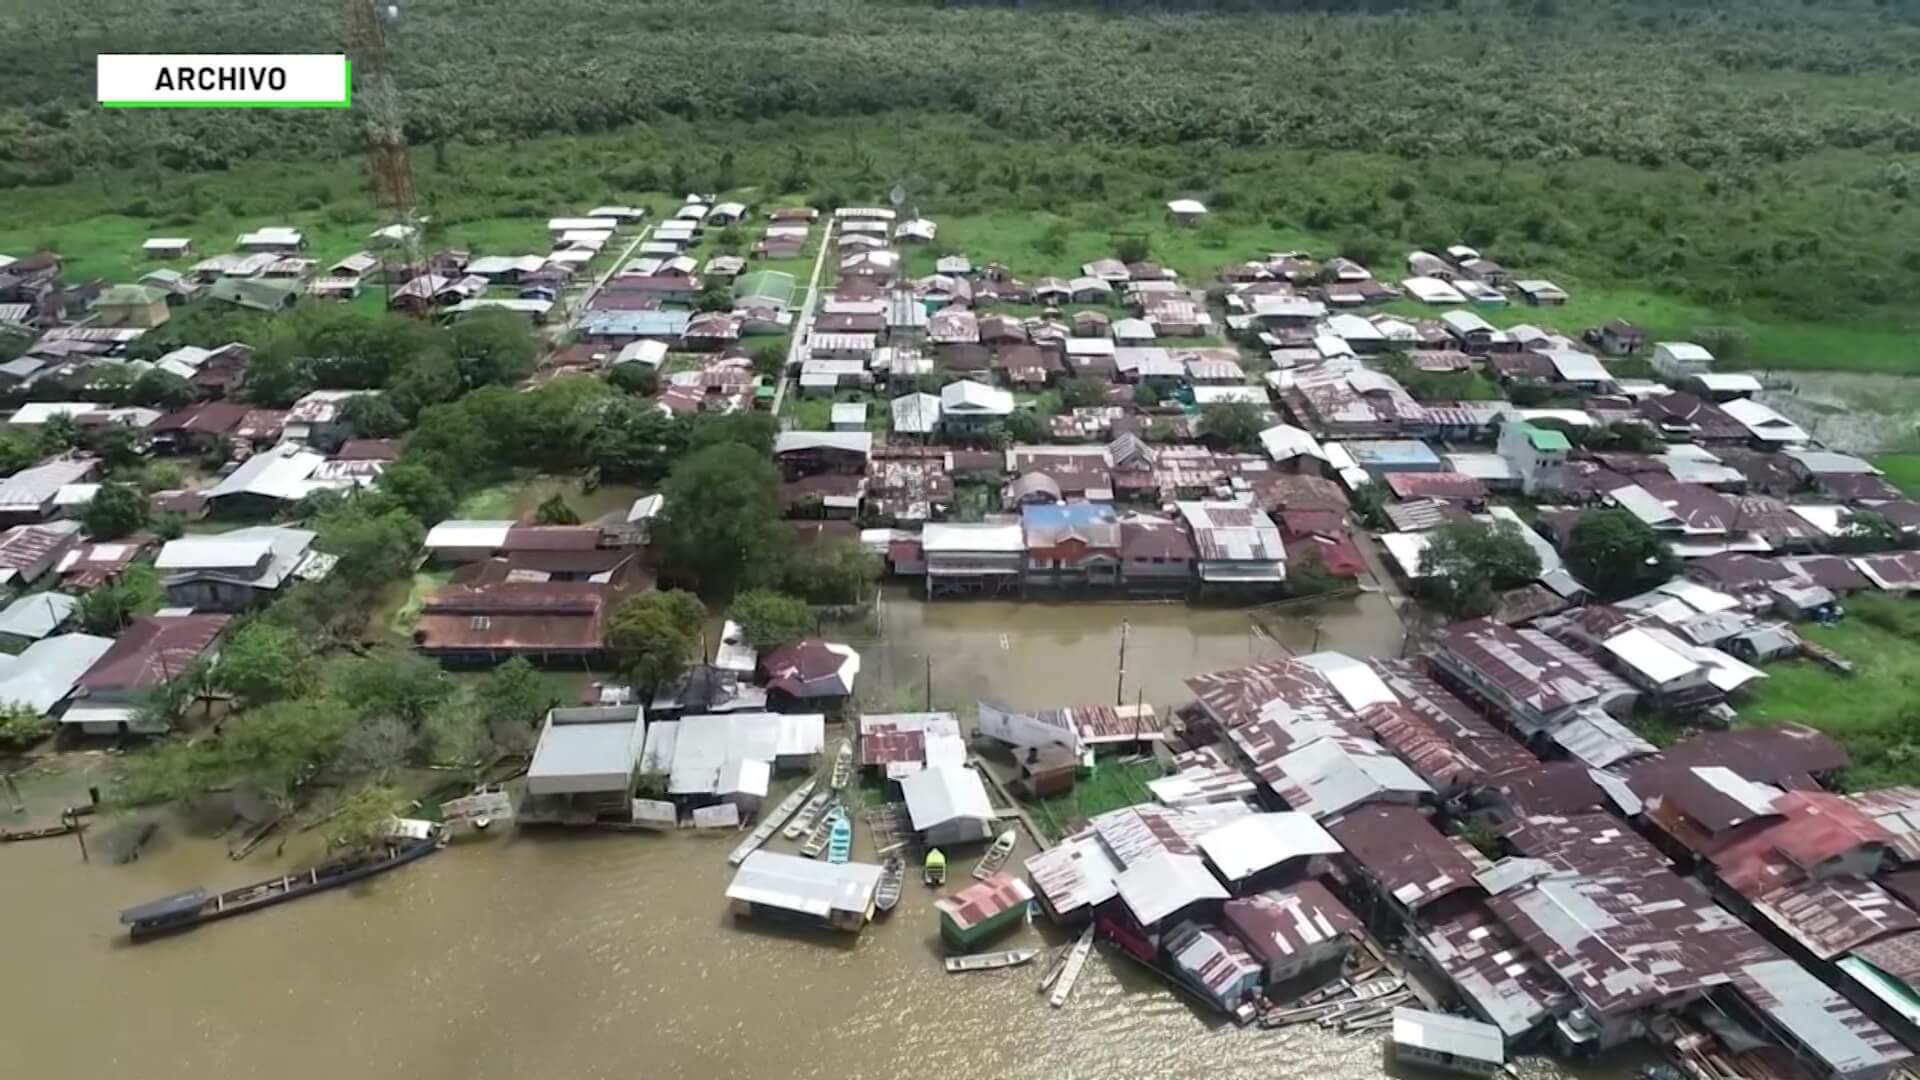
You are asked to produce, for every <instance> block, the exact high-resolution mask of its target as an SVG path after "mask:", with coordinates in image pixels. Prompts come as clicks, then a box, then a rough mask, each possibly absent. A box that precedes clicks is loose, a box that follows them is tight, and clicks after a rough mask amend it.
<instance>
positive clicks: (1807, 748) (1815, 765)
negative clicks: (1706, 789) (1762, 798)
mask: <svg viewBox="0 0 1920 1080" xmlns="http://www.w3.org/2000/svg"><path fill="white" fill-rule="evenodd" d="M1852 763H1853V756H1852V755H1851V754H1849V753H1848V752H1847V748H1846V747H1844V746H1842V745H1840V744H1839V743H1838V742H1835V741H1834V740H1833V739H1831V738H1829V737H1828V736H1826V735H1824V734H1822V733H1821V732H1818V731H1815V730H1814V729H1813V728H1810V727H1807V726H1806V725H1804V724H1783V725H1780V726H1778V727H1743V728H1735V729H1733V730H1730V731H1708V732H1702V733H1701V734H1698V735H1695V736H1694V737H1692V738H1690V739H1687V740H1685V741H1684V742H1678V743H1675V744H1674V745H1672V746H1669V747H1667V748H1666V749H1664V750H1662V751H1661V752H1660V753H1658V754H1655V755H1653V756H1652V757H1649V758H1645V759H1643V760H1640V761H1636V762H1634V763H1633V764H1632V765H1629V766H1626V767H1625V772H1626V777H1627V780H1628V782H1629V783H1631V784H1632V785H1633V787H1634V790H1635V791H1637V792H1639V793H1640V796H1641V797H1642V798H1645V797H1647V796H1648V794H1649V793H1650V792H1653V791H1656V790H1658V787H1659V783H1660V782H1659V779H1658V778H1659V776H1660V774H1661V773H1663V772H1665V771H1667V770H1669V769H1682V770H1684V769H1691V768H1693V767H1694V766H1696V765H1708V766H1711V765H1724V766H1726V767H1727V768H1730V769H1732V770H1733V771H1734V772H1737V773H1739V774H1740V775H1741V776H1744V777H1746V778H1747V779H1749V780H1758V781H1760V782H1761V783H1767V784H1780V783H1783V782H1787V781H1789V780H1790V779H1791V778H1796V777H1804V776H1811V775H1815V774H1818V773H1828V772H1833V771H1836V770H1838V769H1844V768H1846V767H1847V766H1848V765H1851V764H1852ZM1796 786H1798V785H1796Z"/></svg>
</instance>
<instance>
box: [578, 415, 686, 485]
mask: <svg viewBox="0 0 1920 1080" xmlns="http://www.w3.org/2000/svg"><path fill="white" fill-rule="evenodd" d="M686 447H687V423H686V421H684V420H681V419H680V418H678V417H674V416H669V415H667V414H666V413H664V412H662V411H660V410H659V409H656V408H654V407H653V406H651V405H648V404H645V403H643V402H639V401H635V400H633V399H631V398H617V399H614V400H613V401H610V402H608V403H607V407H606V409H605V411H603V412H602V413H601V415H600V422H599V423H598V424H597V425H596V426H595V427H594V429H593V433H592V435H591V436H589V438H588V442H587V459H588V460H589V461H591V462H592V463H593V465H594V466H595V467H597V468H598V469H599V470H600V475H601V476H602V477H604V478H606V479H611V480H631V481H639V482H642V483H653V482H655V481H658V480H659V479H660V477H662V476H665V475H666V472H667V467H668V466H669V465H671V464H672V463H673V461H674V460H675V459H676V458H678V457H679V456H680V455H681V454H682V453H684V452H685V450H686Z"/></svg>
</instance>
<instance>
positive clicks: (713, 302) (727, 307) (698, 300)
mask: <svg viewBox="0 0 1920 1080" xmlns="http://www.w3.org/2000/svg"><path fill="white" fill-rule="evenodd" d="M693 306H694V307H695V308H696V309H697V310H700V311H731V310H733V289H732V288H731V287H729V286H728V285H727V283H726V282H724V281H720V280H718V279H715V280H712V281H709V282H707V284H706V287H705V288H703V289H701V290H700V295H699V296H697V297H695V298H694V301H693Z"/></svg>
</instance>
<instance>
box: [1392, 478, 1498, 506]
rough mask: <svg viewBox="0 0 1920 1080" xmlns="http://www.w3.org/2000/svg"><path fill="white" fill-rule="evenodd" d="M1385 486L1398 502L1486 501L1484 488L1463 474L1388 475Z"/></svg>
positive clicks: (1484, 486) (1478, 482)
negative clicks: (1428, 500)
mask: <svg viewBox="0 0 1920 1080" xmlns="http://www.w3.org/2000/svg"><path fill="white" fill-rule="evenodd" d="M1386 483H1387V487H1388V488H1390V489H1392V491H1393V493H1394V495H1395V496H1396V497H1398V498H1402V499H1444V500H1447V501H1451V502H1480V501H1483V500H1485V499H1486V497H1487V485H1485V484H1483V483H1481V482H1480V481H1478V480H1476V479H1474V478H1473V477H1471V476H1468V475H1466V474H1465V473H1456V472H1436V473H1413V472H1391V473H1388V474H1387V475H1386Z"/></svg>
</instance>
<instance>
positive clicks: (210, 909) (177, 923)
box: [127, 838, 441, 942]
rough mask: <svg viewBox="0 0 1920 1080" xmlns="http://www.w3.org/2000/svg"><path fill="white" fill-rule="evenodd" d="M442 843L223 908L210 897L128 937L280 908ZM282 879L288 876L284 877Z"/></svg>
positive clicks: (140, 938) (166, 933) (421, 844)
mask: <svg viewBox="0 0 1920 1080" xmlns="http://www.w3.org/2000/svg"><path fill="white" fill-rule="evenodd" d="M440 846H441V845H440V841H439V840H438V839H437V838H435V839H429V840H421V841H418V842H415V843H412V844H409V845H407V846H406V847H405V848H402V849H401V850H400V851H398V852H396V853H394V854H393V855H391V856H389V857H388V858H385V859H379V860H376V861H373V862H369V863H365V864H363V865H360V866H356V867H354V868H352V869H349V870H343V871H341V872H339V873H337V874H333V875H330V876H328V877H323V878H320V879H319V880H318V881H314V880H308V881H307V882H306V883H304V884H296V885H291V886H289V887H287V888H284V889H281V890H279V891H277V892H272V893H267V894H265V895H262V896H260V897H259V898H257V899H253V900H246V901H241V902H238V903H233V904H228V905H225V906H224V907H223V906H218V905H216V904H214V902H213V901H214V899H215V898H212V897H209V898H208V901H207V903H206V904H205V905H203V906H202V908H201V909H200V910H199V911H197V912H194V913H192V914H189V915H185V916H182V917H179V918H172V919H166V920H160V921H154V922H136V923H133V924H132V925H130V926H128V927H127V936H128V937H129V938H131V939H133V940H134V941H136V942H146V941H152V940H155V939H157V938H163V937H171V936H173V935H175V934H183V933H186V932H187V931H189V930H192V929H195V928H197V927H200V926H204V925H206V924H207V923H212V922H219V921H221V920H223V919H231V918H234V917H235V916H238V915H247V914H251V913H252V912H256V911H264V910H266V909H267V908H270V907H277V906H279V905H280V904H284V903H287V902H288V901H290V900H298V899H300V898H302V897H306V896H313V895H315V894H316V893H323V892H327V891H329V890H332V889H338V888H341V887H343V886H346V885H352V884H353V883H355V882H357V881H365V880H366V879H368V878H370V877H376V876H378V875H380V874H384V873H386V872H387V871H389V870H397V869H399V868H400V867H402V866H405V865H407V864H408V863H411V862H415V861H417V860H420V859H424V858H426V857H427V856H428V855H431V854H433V853H434V852H436V851H438V850H440ZM289 876H291V875H289ZM281 880H285V879H284V878H283V879H281ZM267 884H270V883H269V882H259V883H257V884H255V885H249V886H243V887H242V888H241V889H234V890H229V892H241V891H245V889H251V888H259V887H261V886H264V885H267ZM222 895H225V894H222Z"/></svg>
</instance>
